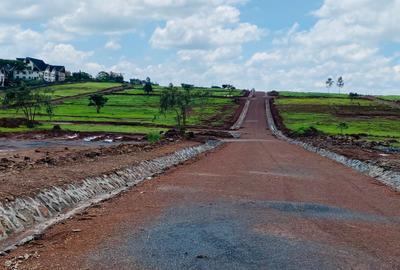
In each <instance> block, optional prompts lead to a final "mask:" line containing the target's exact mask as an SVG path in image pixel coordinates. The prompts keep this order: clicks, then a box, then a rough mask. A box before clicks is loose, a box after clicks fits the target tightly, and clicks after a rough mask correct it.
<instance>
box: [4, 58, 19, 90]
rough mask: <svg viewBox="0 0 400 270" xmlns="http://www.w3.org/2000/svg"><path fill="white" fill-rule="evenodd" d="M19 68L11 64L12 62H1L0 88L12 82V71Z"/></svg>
mask: <svg viewBox="0 0 400 270" xmlns="http://www.w3.org/2000/svg"><path fill="white" fill-rule="evenodd" d="M5 62H6V63H5ZM19 68H20V67H18V66H15V65H14V64H13V61H12V60H5V61H2V63H0V87H5V86H8V85H9V83H10V81H12V78H13V72H14V70H16V69H19Z"/></svg>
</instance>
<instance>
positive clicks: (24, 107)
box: [3, 84, 53, 128]
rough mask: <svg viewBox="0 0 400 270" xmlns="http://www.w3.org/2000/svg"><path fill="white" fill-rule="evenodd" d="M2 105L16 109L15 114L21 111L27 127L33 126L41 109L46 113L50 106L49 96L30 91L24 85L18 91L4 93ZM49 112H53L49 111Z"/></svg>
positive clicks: (11, 90) (40, 92)
mask: <svg viewBox="0 0 400 270" xmlns="http://www.w3.org/2000/svg"><path fill="white" fill-rule="evenodd" d="M3 105H5V106H8V107H10V108H14V109H16V113H18V112H19V111H22V113H23V114H24V117H25V119H26V120H27V127H29V128H33V127H34V126H35V117H36V115H37V114H38V112H39V111H40V109H42V108H43V107H45V108H46V112H47V113H48V112H49V111H50V110H48V108H50V107H51V106H52V104H51V99H50V96H49V95H47V94H45V93H43V92H42V91H38V90H32V89H31V88H28V87H26V86H25V85H24V84H23V85H22V86H21V87H20V88H18V89H10V90H7V91H6V94H5V96H4V99H3ZM51 111H53V110H52V109H51Z"/></svg>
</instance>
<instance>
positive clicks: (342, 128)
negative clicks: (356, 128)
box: [337, 122, 349, 135]
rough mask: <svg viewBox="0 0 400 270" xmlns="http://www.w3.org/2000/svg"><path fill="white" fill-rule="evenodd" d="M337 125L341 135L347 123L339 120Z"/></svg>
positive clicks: (347, 126) (346, 127)
mask: <svg viewBox="0 0 400 270" xmlns="http://www.w3.org/2000/svg"><path fill="white" fill-rule="evenodd" d="M337 127H338V128H339V129H340V133H341V134H342V135H343V130H345V129H348V128H349V125H348V124H347V123H346V122H341V123H339V124H338V126H337Z"/></svg>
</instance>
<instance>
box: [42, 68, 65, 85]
mask: <svg viewBox="0 0 400 270" xmlns="http://www.w3.org/2000/svg"><path fill="white" fill-rule="evenodd" d="M65 73H66V72H65V67H63V66H52V65H48V66H47V67H46V70H45V71H44V72H43V79H44V80H45V81H46V82H63V81H65Z"/></svg>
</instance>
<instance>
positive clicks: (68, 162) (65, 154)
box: [0, 140, 198, 201]
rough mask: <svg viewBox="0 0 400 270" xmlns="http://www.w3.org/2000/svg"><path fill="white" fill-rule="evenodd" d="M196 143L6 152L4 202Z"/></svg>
mask: <svg viewBox="0 0 400 270" xmlns="http://www.w3.org/2000/svg"><path fill="white" fill-rule="evenodd" d="M196 144H198V143H197V142H193V141H180V140H177V141H174V142H162V143H158V144H153V145H149V144H146V145H130V144H121V145H118V146H111V147H99V148H82V147H74V148H65V147H61V148H60V147H56V148H37V149H29V150H20V151H12V152H3V153H2V154H1V158H0V165H1V167H0V201H7V200H13V199H15V198H16V197H20V196H25V195H33V194H35V193H37V192H39V191H40V190H43V189H45V188H49V187H52V186H63V185H67V184H70V183H74V182H79V181H82V180H84V179H85V178H88V177H95V176H99V175H103V174H107V173H110V172H113V171H116V170H119V169H122V168H126V167H129V166H133V165H135V164H137V163H138V162H141V161H143V160H148V159H153V158H156V157H159V156H163V155H167V154H170V153H173V152H175V151H177V150H179V149H182V148H185V147H189V146H193V145H196Z"/></svg>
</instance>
